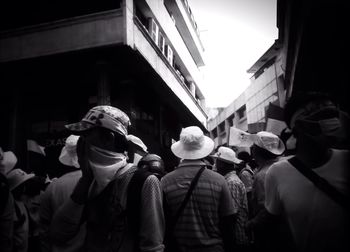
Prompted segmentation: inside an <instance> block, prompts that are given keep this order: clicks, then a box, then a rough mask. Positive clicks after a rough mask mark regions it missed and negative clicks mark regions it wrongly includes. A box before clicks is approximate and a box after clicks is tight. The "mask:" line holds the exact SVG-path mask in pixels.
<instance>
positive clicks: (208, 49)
mask: <svg viewBox="0 0 350 252" xmlns="http://www.w3.org/2000/svg"><path fill="white" fill-rule="evenodd" d="M188 3H189V5H190V7H191V9H192V12H193V15H194V18H195V20H196V22H197V25H198V27H199V30H200V31H201V35H200V36H201V40H202V43H203V45H204V48H205V53H204V56H205V63H206V66H205V67H203V68H202V69H201V71H202V72H203V76H204V85H200V89H201V90H202V92H203V94H204V96H205V98H206V104H207V106H208V107H226V106H228V105H229V104H230V103H231V102H233V101H234V99H235V98H237V97H238V96H239V95H240V94H242V92H243V91H244V90H245V89H246V88H247V87H248V85H249V84H250V79H249V78H250V76H251V75H250V74H247V72H246V71H247V69H249V68H250V67H251V66H252V65H253V64H254V63H255V62H256V61H257V60H258V59H259V58H260V57H261V56H262V55H263V54H264V52H265V51H266V50H267V49H269V48H270V46H271V45H272V44H273V43H274V41H275V39H277V38H278V29H277V27H276V0H215V1H214V0H188Z"/></svg>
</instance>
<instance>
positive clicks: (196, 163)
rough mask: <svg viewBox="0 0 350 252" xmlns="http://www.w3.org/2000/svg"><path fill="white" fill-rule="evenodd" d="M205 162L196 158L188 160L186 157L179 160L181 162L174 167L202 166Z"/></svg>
mask: <svg viewBox="0 0 350 252" xmlns="http://www.w3.org/2000/svg"><path fill="white" fill-rule="evenodd" d="M205 165H206V163H205V162H204V161H202V160H200V159H197V160H188V159H184V160H182V161H181V163H180V164H179V166H178V167H176V169H178V168H182V167H193V166H194V167H198V166H200V167H202V166H205Z"/></svg>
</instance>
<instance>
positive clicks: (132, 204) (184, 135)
mask: <svg viewBox="0 0 350 252" xmlns="http://www.w3.org/2000/svg"><path fill="white" fill-rule="evenodd" d="M341 116H343V117H344V113H341V112H340V111H339V109H338V108H337V106H336V104H335V102H334V101H332V99H330V98H329V97H328V96H326V95H323V94H318V93H309V94H303V95H301V96H298V95H295V96H293V97H292V98H291V99H290V100H289V101H288V103H287V104H286V107H285V118H286V123H287V125H288V132H287V131H284V132H283V135H280V136H277V135H275V134H273V133H271V132H266V131H261V132H258V133H256V134H254V141H253V144H252V146H251V147H250V149H249V151H235V150H237V149H236V148H232V147H227V146H219V147H218V148H216V149H215V148H214V142H213V140H212V139H210V138H209V137H207V136H206V135H205V134H204V133H203V131H202V130H201V129H200V128H199V127H197V126H189V127H186V128H184V129H182V131H181V133H180V136H179V140H178V141H177V142H175V143H173V144H172V146H171V151H172V153H173V154H174V155H175V156H176V157H178V160H179V164H178V166H176V167H171V169H169V168H167V169H166V167H165V165H164V162H163V160H162V157H160V156H159V155H157V154H154V153H149V152H148V149H147V146H146V145H145V144H144V143H143V142H142V140H141V139H139V138H138V137H136V136H133V135H130V134H128V128H129V126H130V120H129V117H128V116H127V115H126V114H125V113H124V112H123V111H121V110H120V109H118V108H115V107H111V106H96V107H94V108H92V109H90V110H89V111H88V113H87V114H86V116H85V117H84V118H83V119H82V120H81V121H80V122H77V123H74V124H69V125H66V128H67V129H68V130H69V131H70V132H71V135H70V136H69V137H68V138H67V139H66V143H65V146H64V147H63V148H62V151H61V154H60V156H59V161H60V162H61V163H62V164H64V165H65V166H67V167H70V168H71V169H70V171H69V172H67V173H65V174H64V175H63V176H60V177H59V178H54V179H52V178H51V179H49V178H47V177H44V176H42V174H40V173H38V174H34V173H29V174H28V173H26V172H25V171H23V170H22V169H20V168H19V167H17V166H16V164H17V157H16V156H15V154H14V153H13V152H11V151H3V150H2V149H0V197H1V198H0V199H1V201H0V248H1V251H3V252H10V251H11V252H27V251H28V252H32V251H38V252H48V251H54V252H58V251H68V252H74V251H125V252H129V251H130V252H131V251H144V252H146V251H147V252H148V251H154V252H156V251H157V252H158V251H159V252H161V251H166V252H170V251H179V252H185V251H189V252H197V251H200V252H214V251H215V252H220V251H223V252H234V251H238V252H241V251H242V252H248V251H252V252H254V251H318V252H320V251H345V250H346V251H347V250H348V249H349V242H348V239H347V234H348V231H349V215H348V213H349V211H348V210H349V209H348V206H349V204H348V203H349V202H348V186H349V171H348V164H349V160H348V159H349V151H348V145H347V139H345V137H344V136H345V135H346V134H344V132H345V131H346V130H344V124H343V120H342V119H341ZM286 136H287V137H286ZM168 170H172V171H171V172H166V171H168ZM41 171H42V169H41Z"/></svg>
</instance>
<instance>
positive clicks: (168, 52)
mask: <svg viewBox="0 0 350 252" xmlns="http://www.w3.org/2000/svg"><path fill="white" fill-rule="evenodd" d="M165 52H166V55H165V56H166V58H167V60H168V62H169V63H170V65H172V66H173V60H174V53H173V49H172V48H171V46H170V45H166V46H165Z"/></svg>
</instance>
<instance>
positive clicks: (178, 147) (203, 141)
mask: <svg viewBox="0 0 350 252" xmlns="http://www.w3.org/2000/svg"><path fill="white" fill-rule="evenodd" d="M213 149H214V142H213V140H211V139H210V138H209V137H207V136H205V135H204V134H203V131H202V130H201V129H200V128H199V127H197V126H190V127H187V128H184V129H182V131H181V134H180V140H179V141H177V142H175V143H174V144H173V145H172V146H171V151H172V152H173V153H174V155H175V156H177V157H179V158H182V159H191V160H194V159H201V158H204V157H206V156H208V155H209V154H210V153H211V152H212V151H213Z"/></svg>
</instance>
